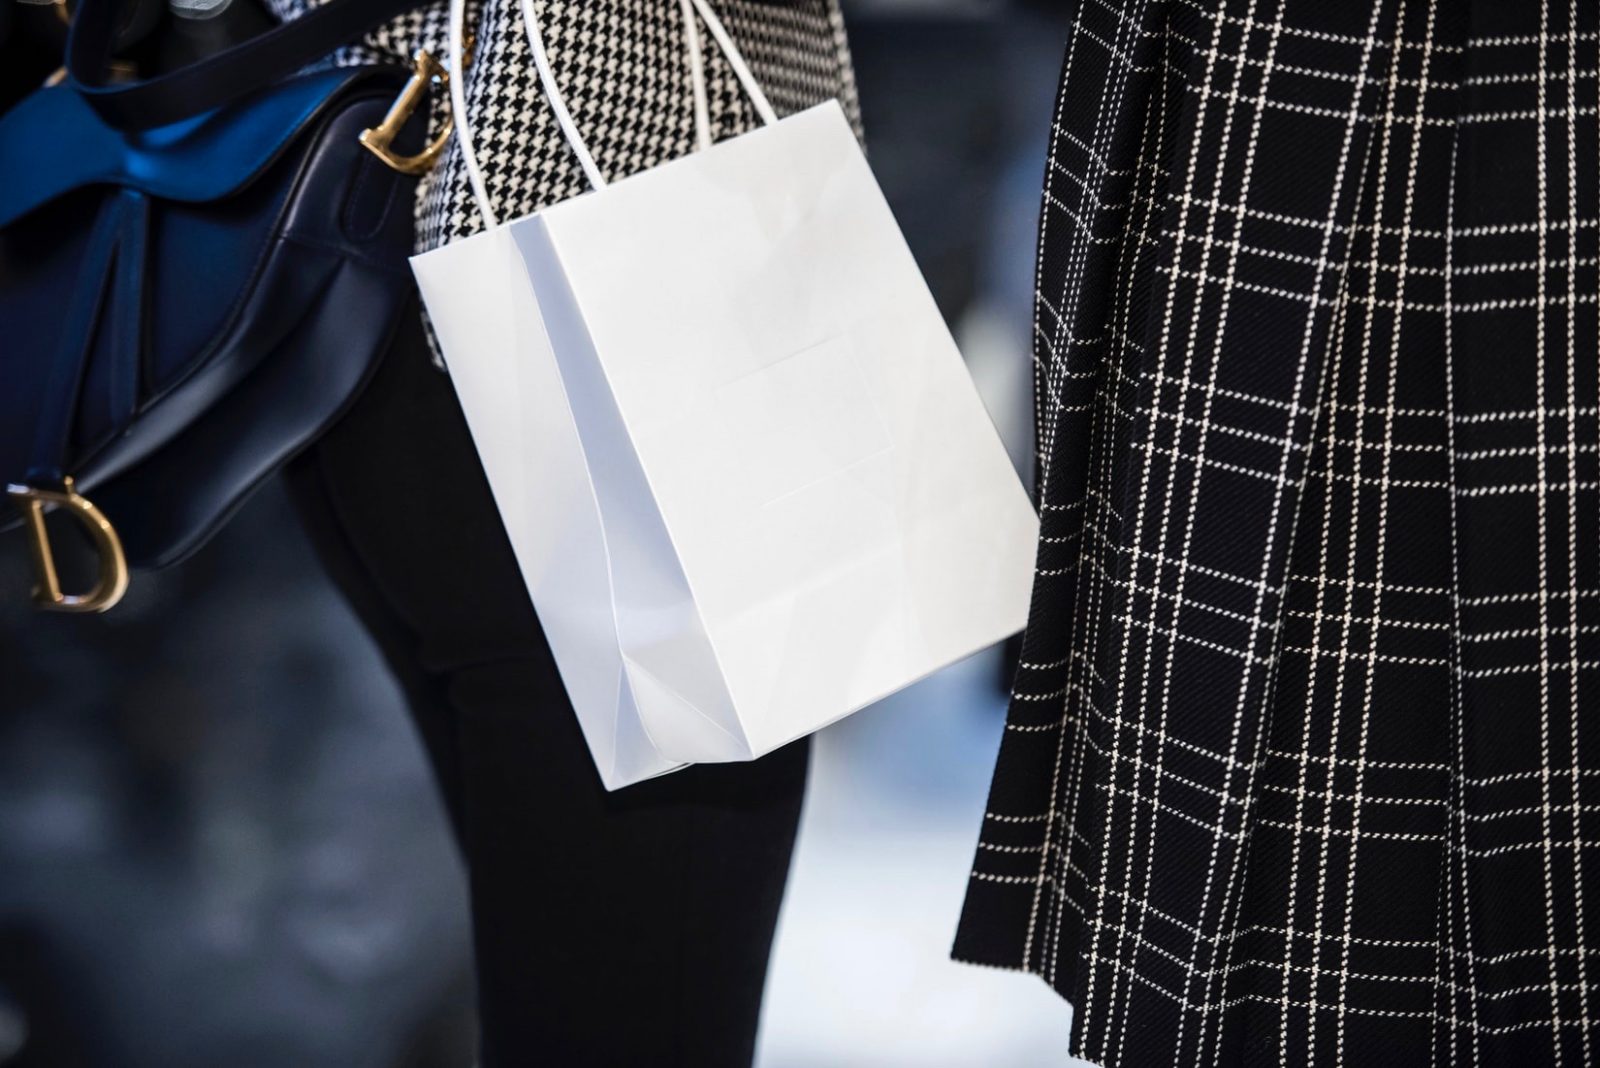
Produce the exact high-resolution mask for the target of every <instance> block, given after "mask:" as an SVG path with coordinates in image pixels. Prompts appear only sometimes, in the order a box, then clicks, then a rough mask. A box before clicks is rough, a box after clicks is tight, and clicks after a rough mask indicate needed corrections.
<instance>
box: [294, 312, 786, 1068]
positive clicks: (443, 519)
mask: <svg viewBox="0 0 1600 1068" xmlns="http://www.w3.org/2000/svg"><path fill="white" fill-rule="evenodd" d="M289 479H290V483H291V486H292V492H293V494H294V497H295V499H296V502H297V505H298V507H299V509H300V511H301V512H302V514H303V517H304V520H305V523H306V526H307V528H308V529H309V531H310V533H311V535H312V538H313V540H314V542H315V544H316V546H317V550H318V552H319V554H320V555H321V557H322V558H323V560H324V562H325V564H326V566H327V569H328V571H329V573H330V574H331V575H332V576H333V578H334V580H335V581H336V582H337V583H338V585H339V586H340V587H341V588H342V590H343V591H344V593H345V595H346V596H347V597H348V599H349V601H350V603H351V604H352V605H353V606H354V608H355V610H356V611H357V613H358V614H359V615H360V617H361V619H362V620H363V622H364V623H365V625H366V626H367V628H368V629H369V630H370V631H371V633H372V636H373V638H374V639H375V640H376V641H377V642H378V644H379V645H380V646H381V647H382V650H383V653H384V655H385V656H386V658H387V660H388V662H389V664H390V666H391V667H392V668H393V670H394V673H395V675H396V676H397V677H398V678H399V680H400V683H401V685H402V686H403V688H404V690H405V693H406V697H407V699H408V700H409V703H410V706H411V710H412V713H413V715H414V716H415V719H416V725H417V729H418V730H419V731H420V732H421V735H422V738H423V740H424V742H425V745H426V748H427V751H428V754H429V756H430V758H431V759H432V762H433V766H434V769H435V771H436V773H437V777H438V781H439V785H440V788H441V791H442V793H443V796H444V801H445V804H446V805H447V806H448V808H449V811H450V817H451V820H452V822H453V824H454V827H455V831H456V834H457V838H458V841H459V843H460V846H461V850H462V853H463V854H464V856H465V858H466V864H467V868H468V872H469V877H470V883H471V895H472V911H473V926H474V931H475V941H476V949H477V969H478V981H479V1002H480V1007H481V1015H482V1031H483V1050H482V1062H483V1064H484V1065H485V1066H486V1068H504V1066H511V1065H516V1066H523V1065H544V1064H548V1065H558V1066H568V1065H579V1064H581V1065H648V1066H662V1065H693V1066H695V1068H716V1066H720V1065H747V1064H749V1062H750V1060H751V1058H752V1056H753V1051H754V1047H755V1036H756V1024H757V1019H758V1016H759V1011H760V1003H761V994H762V987H763V983H764V980H765V977H766V970H767V959H768V952H769V949H770V945H771V941H772V934H773V928H774V926H775V924H776V921H777V914H778V906H779V903H780V901H781V899H782V896H783V887H784V881H785V879H786V877H787V874H788V867H789V854H790V850H791V848H792V846H793V844H794V835H795V828H796V824H797V822H798V819H799V813H800V802H801V797H802V794H803V792H804V787H805V776H806V761H807V755H808V748H807V746H806V745H805V744H804V743H798V744H795V745H792V746H790V747H788V748H786V749H784V750H782V751H780V752H777V753H774V754H772V755H771V756H769V757H767V758H765V759H763V760H760V761H757V762H755V763H752V764H727V765H707V766H699V767H694V768H689V769H686V770H684V771H681V772H676V773H674V774H672V775H668V776H665V777H663V778H660V779H656V780H652V781H650V782H647V783H642V784H640V785H637V786H632V787H629V788H627V789H626V790H623V791H621V792H619V793H615V794H608V793H606V792H605V791H604V790H603V789H602V788H601V785H600V780H599V777H598V776H597V775H596V773H595V770H594V767H593V764H592V763H591V761H590V758H589V753H588V750H587V749H586V748H585V745H584V741H583V738H582V735H581V734H580V733H579V730H578V725H577V720H576V718H575V717H574V715H573V713H572V710H571V708H570V707H569V705H568V703H567V698H566V694H565V691H564V690H563V688H562V685H561V680H560V678H559V677H558V675H557V672H556V667H555V663H554V661H553V660H552V659H551V656H550V652H549V649H548V648H547V646H546V644H545V640H544V635H543V633H542V632H541V631H540V629H539V624H538V621H537V619H536V618H535V616H534V612H533V609H532V607H531V605H530V603H529V600H528V594H527V591H526V588H525V587H524V586H523V583H522V580H521V577H520V575H519V573H518V571H517V567H516V563H515V561H514V559H513V557H512V552H511V547H510V544H509V542H508V541H507V539H506V536H505V533H504V531H503V529H502V527H501V525H500V520H499V517H498V515H497V514H496V512H495V508H494V504H493V501H492V499H491V497H490V493H489V488H488V484H487V482H486V481H485V479H484V476H483V473H482V471H481V469H480V467H479V465H478V460H477V455H476V453H475V452H474V449H473V445H472V442H471V439H470V438H469V436H468V433H467V429H466V424H465V422H464V420H463V417H462V415H461V411H460V409H459V407H458V406H457V404H456V399H455V395H454V393H453V391H452V389H451V387H450V383H449V381H448V380H447V379H446V377H445V376H444V375H443V374H441V373H440V372H439V371H438V370H436V369H435V368H434V367H433V366H432V365H431V364H430V362H429V358H428V352H427V348H426V344H425V342H424V340H423V337H422V333H421V329H420V327H416V326H412V325H411V319H410V318H408V320H407V326H406V328H405V330H404V331H403V335H402V336H401V337H400V338H399V340H398V341H397V343H396V345H395V346H394V348H393V349H392V350H391V352H390V353H389V355H388V356H387V357H386V359H385V361H384V364H383V366H382V367H381V368H380V369H379V370H378V372H377V374H376V377H375V379H374V380H373V381H372V383H371V384H370V385H369V386H368V388H367V390H366V391H365V393H364V394H363V395H362V397H361V399H360V400H359V401H358V402H357V404H356V406H355V407H354V408H353V409H352V410H351V411H350V413H349V414H348V415H347V416H346V417H345V418H344V419H343V420H342V421H341V422H340V423H339V424H338V425H337V426H336V427H335V428H334V429H333V430H332V431H331V432H330V433H329V434H327V435H326V436H325V437H324V438H323V439H322V440H321V441H319V442H318V444H317V445H316V446H315V447H314V448H313V449H312V450H311V451H310V452H309V453H308V454H306V455H305V456H303V457H302V458H301V459H299V460H297V461H296V462H295V464H294V465H293V466H292V467H291V469H290V472H289Z"/></svg>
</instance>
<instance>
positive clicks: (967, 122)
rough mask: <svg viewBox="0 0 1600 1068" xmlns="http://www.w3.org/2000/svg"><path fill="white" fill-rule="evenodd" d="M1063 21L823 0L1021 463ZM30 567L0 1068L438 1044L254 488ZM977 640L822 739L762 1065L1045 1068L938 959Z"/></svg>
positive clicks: (439, 956)
mask: <svg viewBox="0 0 1600 1068" xmlns="http://www.w3.org/2000/svg"><path fill="white" fill-rule="evenodd" d="M16 2H17V0H0V8H13V9H14V5H15V4H16ZM1070 11H1071V5H1070V4H1069V3H1067V2H1065V0H1062V2H1059V3H1054V4H1052V3H1049V2H1045V3H1031V4H1030V3H1023V2H1020V0H845V13H846V19H847V22H848V25H849V28H850V32H851V40H852V44H853V47H854V50H855V58H856V63H857V71H858V74H859V78H860V83H861V96H862V102H863V109H864V112H865V118H866V125H867V135H868V150H869V155H870V157H871V160H872V163H873V165H874V168H875V170H876V172H877V174H878V177H879V179H880V181H881V182H882V184H883V186H884V189H885V192H886V193H887V195H888V197H889V200H890V202H891V203H892V204H893V206H894V209H895V212H896V215H897V216H898V218H899V220H900V222H901V225H902V226H903V227H904V229H905V232H906V236H907V238H908V240H909V241H910V243H911V247H912V249H913V251H914V252H915V253H916V256H917V259H918V261H919V262H920V263H921V266H922V268H923V270H924V272H925V273H926V274H927V277H928V281H929V283H930V284H931V286H932V288H933V291H934V294H935V296H936V297H937V298H938V300H939V303H940V305H941V307H942V308H943V310H944V312H945V315H946V317H947V319H948V320H949V322H950V323H951V325H952V327H953V329H954V330H955V332H956V336H957V339H958V340H959V341H960V342H961V345H962V349H963V351H964V353H965V354H966V356H967V359H968V362H969V364H970V365H971V367H972V369H973V372H974V376H975V377H976V379H977V381H978V384H979V388H980V390H981V391H982V392H983V394H984V397H985V400H986V401H987V402H988V404H989V408H990V412H991V414H992V415H993V416H994V418H995V420H996V422H997V423H998V424H999V425H1000V426H1001V428H1002V431H1003V433H1004V434H1005V436H1006V437H1007V439H1008V443H1009V444H1010V445H1011V447H1012V450H1013V456H1014V458H1015V459H1016V460H1017V462H1018V465H1019V467H1021V468H1026V466H1027V459H1026V458H1027V455H1028V451H1029V441H1030V437H1031V427H1030V425H1029V423H1030V418H1031V416H1030V412H1031V399H1030V397H1029V388H1030V383H1029V379H1030V363H1029V336H1030V331H1031V319H1032V311H1031V301H1032V292H1033V284H1032V282H1033V254H1034V238H1035V224H1036V221H1037V218H1038V202H1039V189H1040V184H1041V177H1042V174H1043V170H1044V150H1045V144H1046V133H1047V130H1048V127H1049V120H1050V110H1051V105H1052V103H1053V97H1054V90H1055V82H1056V75H1057V72H1058V69H1059V66H1060V62H1061V55H1062V45H1063V43H1064V41H1065V35H1066V22H1067V19H1068V16H1069V15H1070ZM0 21H3V20H0ZM0 29H3V25H0ZM0 39H3V36H0ZM7 78H8V79H10V80H20V81H21V83H22V84H36V82H34V81H28V79H34V78H36V75H35V73H34V72H33V71H31V69H29V68H27V64H26V63H23V64H21V65H18V64H9V65H8V72H7ZM0 88H5V87H4V86H0ZM1024 473H1025V474H1026V471H1025V472H1024ZM26 564H27V561H26V553H25V548H24V546H23V544H22V542H21V540H20V538H19V537H18V536H17V534H16V532H12V533H10V534H5V535H0V1066H4V1068H41V1066H48V1068H76V1066H93V1068H155V1066H160V1068H190V1066H195V1068H200V1066H204V1068H257V1066H260V1068H284V1066H294V1068H323V1066H328V1068H334V1066H337V1068H368V1066H371V1068H467V1066H468V1065H470V1064H471V1062H472V1045H473V1032H474V1021H473V1017H472V981H471V961H470V946H469V929H468V920H467V912H466V901H465V894H464V887H463V877H462V872H461V869H460V863H459V860H458V858H457V857H456V855H455V853H454V849H453V846H452V845H451V843H450V840H449V837H448V829H447V827H446V824H445V820H444V817H443V814H442V812H441V811H440V809H439V807H438V803H437V800H436V798H435V795H434V792H433V787H432V784H431V783H430V781H429V778H428V773H427V770H426V768H425V766H424V763H423V757H422V752H421V749H420V747H419V745H418V743H417V741H416V739H415V738H414V737H413V735H412V729H411V726H410V724H409V721H408V719H407V716H406V714H405V712H404V710H403V708H402V707H401V704H400V698H399V694H398V692H397V691H396V689H395V687H394V686H393V684H392V683H391V682H390V680H389V678H388V677H387V675H386V673H385V670H384V668H383V666H382V664H381V663H380V661H379V658H378V656H377V654H376V652H375V651H374V650H373V649H372V648H371V647H370V645H369V643H368V640H367V638H366V636H365V635H364V633H363V632H362V631H361V630H360V628H359V627H358V626H357V624H356V622H355V620H354V619H353V617H352V616H351V615H350V613H349V612H348V610H347V609H346V608H345V606H344V604H343V602H342V601H341V600H340V599H339V597H338V596H337V595H336V594H335V593H334V591H333V590H332V588H331V587H330V586H329V585H328V584H327V582H326V580H325V579H324V578H323V576H322V574H321V572H320V571H319V570H318V567H317V565H316V563H315V561H314V560H313V558H312V555H311V552H310V549H309V547H308V546H307V545H306V544H305V542H304V539H303V537H302V535H301V533H300V531H299V529H298V527H297V525H296V524H295V522H294V520H293V517H292V515H291V513H290V510H289V508H288V506H287V504H286V501H285V500H284V498H283V495H282V494H281V492H280V491H279V489H278V488H277V487H275V486H274V487H269V488H268V489H267V490H266V491H264V492H262V493H260V494H258V495H257V496H256V497H255V498H254V499H253V500H252V501H251V503H250V504H249V506H248V507H247V508H246V510H245V511H244V512H242V513H241V514H240V515H239V516H238V517H237V521H235V522H233V523H231V524H230V525H229V526H228V527H227V529H226V530H225V531H224V532H223V533H222V534H221V535H220V536H219V537H217V538H216V539H215V540H214V541H213V542H212V543H211V544H210V545H208V546H207V547H206V549H205V550H204V551H203V552H201V553H200V554H198V555H197V556H196V557H195V558H193V559H192V560H190V561H188V562H187V563H185V564H183V565H182V566H180V567H178V568H175V569H172V570H169V571H165V572H162V573H159V574H154V575H151V574H141V575H139V576H137V577H136V580H135V582H134V584H133V588H132V590H131V592H130V593H129V595H128V598H127V600H126V601H125V602H123V604H122V605H121V606H119V607H118V608H117V609H116V611H114V612H112V613H110V614H109V615H106V616H103V617H93V618H74V617H67V616H47V615H35V614H33V613H32V612H31V611H30V610H29V609H28V608H27V591H28V586H29V584H30V576H29V574H28V571H27V566H26ZM1001 661H1002V656H1001V654H1000V652H999V651H995V652H992V653H989V654H984V655H981V656H979V657H976V658H973V659H972V660H970V661H967V662H966V663H963V664H960V665H957V666H956V667H954V668H952V669H950V670H948V671H946V672H944V673H942V674H941V675H938V676H936V677H934V678H932V679H930V680H928V681H926V682H924V683H922V684H920V685H918V686H916V687H914V688H912V689H910V690H908V691H905V692H903V693H901V694H898V695H896V696H895V697H894V698H892V699H891V700H889V701H886V702H884V703H883V704H881V705H878V706H875V707H874V708H871V709H868V710H866V711H863V712H861V713H859V714H857V715H855V716H853V717H851V718H849V719H847V720H845V721H843V722H842V723H840V724H838V725H836V726H834V727H832V728H829V729H828V730H827V731H825V732H824V733H823V734H822V735H820V736H819V737H818V739H817V742H816V749H815V753H814V759H813V764H812V778H811V783H810V788H809V793H808V798H807V804H806V812H805V816H804V819H803V822H802V827H801V834H800V840H799V845H798V848H797V851H796V854H795V861H794V868H793V871H792V873H791V877H790V884H789V892H788V897H787V899H786V902H785V905H784V913H783V918H782V921H781V924H780V928H779V934H778V939H777V942H776V945H775V948H774V958H773V967H772V972H771V975H770V978H769V984H768V992H767V1001H766V1007H765V1010H764V1016H763V1022H762V1039H761V1048H760V1054H759V1058H758V1064H759V1065H760V1066H761V1068H898V1066H917V1068H967V1066H973V1068H976V1066H980V1065H981V1066H984V1068H1030V1066H1034V1065H1040V1066H1044V1065H1049V1066H1063V1065H1071V1064H1073V1063H1074V1062H1073V1061H1072V1060H1071V1059H1070V1058H1068V1057H1067V1055H1066V1043H1067V1032H1068V1028H1069V1025H1070V1012H1069V1009H1068V1008H1067V1006H1066V1004H1065V1003H1064V1002H1062V1001H1060V1000H1059V999H1058V998H1056V997H1055V996H1054V995H1053V994H1052V993H1051V992H1050V991H1049V990H1048V989H1046V987H1045V986H1044V984H1042V983H1040V982H1039V981H1038V980H1036V979H1033V978H1031V977H1026V976H1020V975H1015V974H1010V973H1005V972H998V971H991V970H985V969H978V968H973V967H969V966H965V965H957V964H954V963H952V962H951V961H950V960H949V955H948V954H949V946H950V941H951V938H952V936H953V934H954V931H955V923H956V917H957V915H958V912H959V908H960V903H961V898H962V894H963V892H964V889H965V882H966V876H967V870H968V865H969V863H970V860H971V856H972V851H973V848H974V845H975V843H976V840H977V834H978V828H979V823H980V820H981V817H982V813H983V805H984V798H985V794H986V791H987V789H988V779H989V773H990V770H991V768H992V766H993V762H994V755H995V751H996V749H997V748H998V746H999V740H1000V734H1001V730H1002V725H1003V718H1004V708H1005V695H1004V689H1003V687H1004V683H1005V679H1004V668H1003V666H1002V663H1001ZM623 1008H624V1007H619V1010H621V1009H623Z"/></svg>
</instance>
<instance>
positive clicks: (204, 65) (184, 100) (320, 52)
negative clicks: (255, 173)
mask: <svg viewBox="0 0 1600 1068" xmlns="http://www.w3.org/2000/svg"><path fill="white" fill-rule="evenodd" d="M128 2H129V0H81V2H80V3H79V5H78V11H77V14H76V15H75V16H74V17H73V20H72V35H71V37H70V38H69V39H68V41H67V73H68V74H69V75H71V78H72V81H73V84H74V85H75V86H76V88H77V90H78V92H79V93H80V94H82V96H83V98H84V99H85V100H87V101H88V102H89V105H90V106H91V107H93V108H94V109H95V111H96V112H98V113H99V115H100V117H101V118H102V119H104V120H105V121H106V123H107V124H108V125H110V126H114V127H116V128H118V129H121V130H147V129H150V128H152V127H156V126H166V125H167V124H169V123H174V122H178V121H180V120H182V119H187V118H191V117H193V116H195V115H199V114H202V113H204V112H207V111H210V110H212V109H213V108H217V107H221V106H222V105H223V104H226V103H228V102H230V101H232V100H236V99H238V98H239V97H242V96H245V95H247V94H249V93H252V92H255V91H256V90H257V89H261V88H264V87H265V86H268V85H271V84H272V83H273V82H276V81H279V80H280V79H283V78H286V77H288V76H289V75H291V74H293V73H295V72H296V71H298V70H300V69H301V68H302V67H304V66H306V64H308V63H311V62H313V61H315V60H317V59H321V58H322V57H323V56H325V55H327V54H328V53H329V52H332V51H333V50H334V49H335V48H338V47H340V46H341V45H344V44H347V43H348V42H350V41H353V40H355V39H356V38H358V37H360V36H361V35H362V34H364V33H366V32H367V31H369V30H371V29H374V28H375V27H377V26H380V25H382V24H383V23H385V22H387V21H389V20H390V19H392V18H394V17H395V16H397V15H402V14H404V13H405V12H407V11H410V10H411V9H412V8H416V7H421V6H422V5H423V4H424V3H427V2H428V0H327V2H326V3H323V4H319V5H318V6H316V7H314V8H312V9H311V10H310V11H307V12H306V13H305V14H304V15H301V16H300V17H299V18H296V19H291V20H290V21H288V22H285V23H283V24H282V25H280V26H278V27H276V28H274V29H272V30H269V31H267V32H266V33H264V34H261V35H260V36H258V37H252V38H251V39H250V40H248V41H245V42H244V43H243V44H240V45H236V46H235V47H233V48H229V49H225V50H224V51H221V52H217V53H215V54H213V55H210V56H207V57H206V58H204V59H202V60H200V61H198V62H196V63H191V64H190V65H189V66H187V67H183V68H180V69H178V70H175V71H172V72H171V73H169V74H163V75H161V76H159V77H156V78H148V79H145V80H143V81H135V82H119V83H116V84H112V83H111V82H110V81H109V80H108V77H109V71H110V64H111V55H112V49H113V47H114V43H115V38H116V29H117V25H118V23H119V22H120V21H121V18H122V15H123V8H124V7H125V5H126V4H127V3H128Z"/></svg>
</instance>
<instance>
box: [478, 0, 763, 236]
mask: <svg viewBox="0 0 1600 1068" xmlns="http://www.w3.org/2000/svg"><path fill="white" fill-rule="evenodd" d="M679 3H680V6H681V7H682V9H683V18H684V35H685V38H686V41H687V43H688V51H689V73H690V78H691V81H692V82H693V85H694V117H695V146H696V148H697V149H704V148H707V147H709V146H710V144H711V118H710V106H709V104H708V102H707V93H706V82H705V66H704V63H703V61H702V58H701V52H700V33H699V29H698V27H697V26H696V24H695V12H697V11H698V12H699V14H700V17H701V18H702V19H704V20H705V23H706V28H707V29H709V30H710V31H711V36H712V37H713V38H715V40H716V42H717V46H718V47H719V48H720V49H721V50H722V54H723V55H724V56H726V57H727V60H728V64H729V66H731V67H732V68H733V73H734V76H735V77H736V78H738V79H739V84H740V85H741V86H743V87H744V91H745V93H746V94H748V95H749V97H750V102H751V103H752V104H754V105H755V109H756V113H757V114H758V115H760V116H761V121H762V122H763V123H765V124H766V125H768V126H770V125H772V124H773V123H776V122H777V121H778V115H777V113H776V112H775V111H773V110H772V104H771V103H770V102H768V100H767V96H766V94H765V93H763V92H762V91H761V86H760V84H759V83H758V82H757V81H756V79H755V75H754V74H752V73H751V72H750V67H749V65H747V64H746V63H745V61H744V56H743V55H741V54H740V52H739V47H738V45H736V44H734V42H733V38H732V37H730V36H729V35H728V31H727V28H726V27H724V26H723V25H722V20H721V19H720V18H718V17H717V13H716V12H715V11H713V10H712V9H711V5H710V3H709V2H708V0H679ZM521 5H522V22H523V27H524V28H525V29H526V30H527V33H528V48H529V50H530V51H531V52H532V53H533V63H534V66H535V67H537V68H538V71H539V84H540V85H541V87H542V88H543V89H544V94H545V96H546V98H548V99H549V101H550V108H551V110H552V111H553V112H555V116H556V123H557V125H559V126H560V127H561V133H562V136H564V137H565V138H566V139H567V144H568V145H570V146H571V147H572V151H573V153H574V154H575V155H576V156H577V157H578V165H579V166H580V167H582V168H583V173H584V175H585V176H586V177H587V178H588V179H589V184H590V185H591V186H593V187H594V188H596V189H603V188H605V185H606V178H605V175H603V174H601V173H600V168H599V166H598V165H597V164H596V163H595V161H594V156H593V155H592V154H591V153H590V152H589V146H588V143H587V142H586V141H585V140H584V139H583V135H582V134H581V133H579V132H578V127H577V124H576V123H574V122H573V121H572V113H571V112H570V111H568V110H567V101H566V98H565V97H564V96H563V95H562V93H561V88H560V86H558V85H557V84H556V78H555V72H554V71H552V70H551V68H550V57H549V55H548V54H547V53H546V52H545V48H544V35H543V34H542V33H540V31H539V16H538V13H537V12H535V11H534V9H533V0H521ZM466 7H467V4H466V0H450V40H449V63H450V70H451V71H452V72H453V76H452V77H451V78H450V109H451V111H452V112H453V113H454V115H455V126H456V137H458V138H459V139H460V141H461V158H462V161H463V162H464V163H465V164H466V167H467V180H468V182H469V183H470V184H471V186H472V196H473V199H474V200H476V201H477V203H478V211H479V212H481V213H482V215H483V221H484V225H485V226H486V227H489V228H493V227H495V226H498V225H499V222H498V220H497V218H496V216H495V212H494V208H493V207H491V206H490V204H489V194H488V190H487V189H486V187H485V185H484V181H483V171H482V169H481V168H480V167H479V166H478V155H477V152H476V151H475V150H474V148H473V142H472V124H471V121H470V120H469V119H468V117H467V101H466V87H465V83H466V78H465V77H463V74H464V68H463V64H462V52H463V51H464V49H463V44H462V40H463V38H464V36H465V33H466V31H465V23H466Z"/></svg>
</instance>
